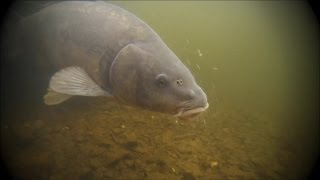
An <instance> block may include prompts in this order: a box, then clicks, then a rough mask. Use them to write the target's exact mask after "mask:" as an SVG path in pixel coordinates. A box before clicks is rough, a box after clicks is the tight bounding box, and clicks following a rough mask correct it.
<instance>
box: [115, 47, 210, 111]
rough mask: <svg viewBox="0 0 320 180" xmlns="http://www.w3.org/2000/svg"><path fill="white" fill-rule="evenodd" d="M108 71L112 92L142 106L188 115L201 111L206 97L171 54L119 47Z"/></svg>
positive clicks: (126, 100)
mask: <svg viewBox="0 0 320 180" xmlns="http://www.w3.org/2000/svg"><path fill="white" fill-rule="evenodd" d="M122 51H123V52H120V54H119V55H118V57H117V58H116V59H115V62H114V63H113V66H112V68H111V71H110V82H111V85H112V89H113V90H112V92H113V95H114V96H115V97H116V98H118V99H121V100H123V101H125V102H127V103H129V104H134V105H137V106H140V107H143V108H145V109H149V110H153V111H158V112H164V113H169V114H173V115H175V116H177V117H191V116H194V115H196V114H200V113H201V112H203V111H205V110H206V109H207V108H208V106H209V104H208V102H207V96H206V94H205V93H204V91H203V90H202V89H201V87H200V86H199V85H197V83H196V81H195V79H194V77H193V76H192V74H191V72H190V70H189V69H188V68H187V67H186V66H185V65H184V64H183V63H182V62H181V61H180V60H179V59H178V57H176V56H175V55H174V53H172V52H171V51H170V52H167V53H161V55H160V54H158V53H155V52H152V53H150V52H149V51H146V50H143V49H141V48H140V47H137V46H135V45H130V46H128V47H126V49H124V50H122Z"/></svg>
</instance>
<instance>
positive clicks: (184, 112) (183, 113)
mask: <svg viewBox="0 0 320 180" xmlns="http://www.w3.org/2000/svg"><path fill="white" fill-rule="evenodd" d="M208 107H209V103H207V104H206V105H205V106H201V107H196V108H192V109H184V108H180V109H179V112H178V113H177V114H175V115H174V117H182V118H185V117H193V116H196V115H198V114H200V113H201V112H203V111H205V110H206V109H208Z"/></svg>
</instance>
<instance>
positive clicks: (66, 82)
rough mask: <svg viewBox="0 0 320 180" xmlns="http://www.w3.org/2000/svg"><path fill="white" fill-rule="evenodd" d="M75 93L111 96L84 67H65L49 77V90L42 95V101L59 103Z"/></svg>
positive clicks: (51, 103) (78, 94)
mask: <svg viewBox="0 0 320 180" xmlns="http://www.w3.org/2000/svg"><path fill="white" fill-rule="evenodd" d="M76 95H77V96H111V94H110V93H108V92H107V91H105V90H104V89H102V88H101V87H100V86H99V85H98V84H97V83H95V82H94V81H93V80H92V79H91V78H90V76H89V75H88V74H87V73H86V71H85V70H84V69H82V68H80V67H67V68H64V69H62V70H60V71H58V72H56V73H55V74H54V75H53V76H52V77H51V80H50V84H49V91H48V93H47V94H46V95H45V96H44V102H45V103H46V104H48V105H53V104H59V103H61V102H63V101H66V100H67V99H69V98H70V97H71V96H76Z"/></svg>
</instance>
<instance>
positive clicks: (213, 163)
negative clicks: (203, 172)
mask: <svg viewBox="0 0 320 180" xmlns="http://www.w3.org/2000/svg"><path fill="white" fill-rule="evenodd" d="M210 166H211V168H213V167H215V166H218V161H211V163H210Z"/></svg>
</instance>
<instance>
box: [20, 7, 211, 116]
mask: <svg viewBox="0 0 320 180" xmlns="http://www.w3.org/2000/svg"><path fill="white" fill-rule="evenodd" d="M20 28H21V30H22V31H23V32H24V33H22V34H23V36H22V37H21V39H20V41H21V42H20V43H21V44H22V45H23V47H24V50H25V51H27V52H28V53H29V54H32V55H34V57H36V58H37V59H41V61H45V62H46V63H48V64H51V65H53V66H54V67H56V68H57V72H55V73H54V74H53V75H52V77H51V80H50V82H49V87H48V92H47V94H46V95H44V102H45V103H46V104H47V105H55V104H59V103H62V102H64V101H66V100H68V99H69V98H70V97H72V96H109V97H114V98H116V99H118V100H120V101H123V102H125V103H127V104H131V105H135V106H140V107H143V108H146V109H149V110H153V111H159V112H165V113H170V114H173V115H175V116H180V117H188V116H191V115H195V114H199V113H200V112H202V111H204V110H206V109H207V108H208V106H209V104H208V102H207V96H206V94H205V93H204V92H203V90H202V89H201V88H200V87H199V86H198V85H197V83H196V81H195V79H194V77H193V76H192V74H191V72H190V71H189V69H188V68H187V67H186V66H185V65H184V64H183V63H182V62H181V61H180V60H179V58H178V57H177V56H176V55H175V54H174V53H173V52H172V51H171V50H170V49H169V48H168V47H167V45H166V44H165V43H164V42H163V41H162V40H161V38H160V37H159V35H158V34H157V33H156V32H155V31H154V30H153V29H152V28H150V27H149V26H148V25H147V24H146V23H145V22H143V21H142V20H140V19H139V18H138V17H136V16H135V15H133V14H131V13H129V12H128V11H126V10H124V9H122V8H120V7H117V6H115V5H112V4H109V3H105V2H85V1H80V2H76V1H68V2H60V3H56V4H53V5H50V6H48V7H45V8H43V9H41V10H40V11H38V12H36V13H34V14H32V15H30V16H28V17H26V18H24V19H23V20H22V21H21V24H20Z"/></svg>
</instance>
